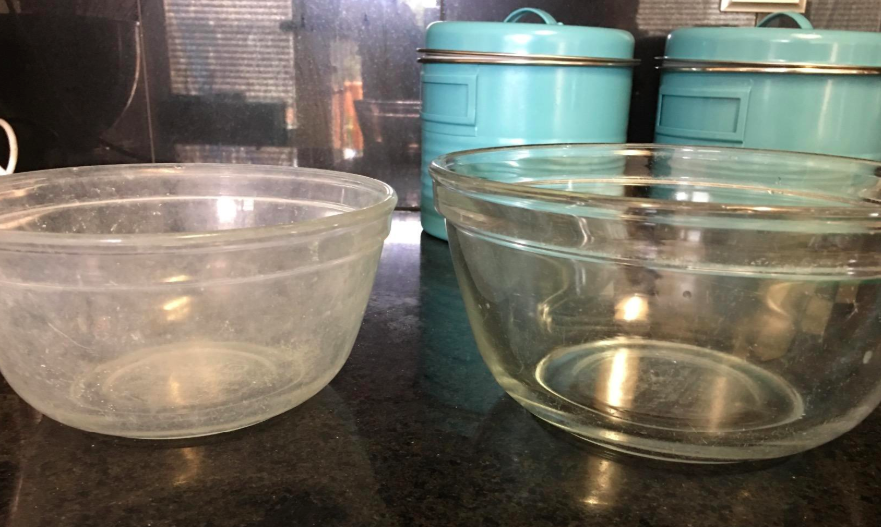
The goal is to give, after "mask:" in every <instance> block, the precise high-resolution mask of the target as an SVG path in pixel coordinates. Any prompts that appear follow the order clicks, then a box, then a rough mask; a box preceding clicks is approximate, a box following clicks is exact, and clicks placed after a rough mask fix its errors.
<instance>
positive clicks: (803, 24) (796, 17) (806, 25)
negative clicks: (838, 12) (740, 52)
mask: <svg viewBox="0 0 881 527" xmlns="http://www.w3.org/2000/svg"><path fill="white" fill-rule="evenodd" d="M515 13H516V11H515ZM511 14H513V13H511ZM782 16H786V17H789V18H791V19H792V20H793V21H795V23H796V24H798V27H800V28H801V29H814V25H813V24H811V21H810V20H808V19H807V18H805V16H804V15H801V14H799V13H793V12H792V11H778V12H776V13H771V14H770V15H768V16H766V17H765V18H763V19H762V21H761V22H759V23H758V24H756V27H765V25H766V24H767V23H768V22H770V21H772V20H774V19H777V18H780V17H782Z"/></svg>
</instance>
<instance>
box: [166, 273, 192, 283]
mask: <svg viewBox="0 0 881 527" xmlns="http://www.w3.org/2000/svg"><path fill="white" fill-rule="evenodd" d="M189 278H190V276H189V275H186V274H178V275H174V276H169V277H168V278H166V279H165V280H164V282H166V283H169V284H171V283H175V282H186V281H187V280H189Z"/></svg>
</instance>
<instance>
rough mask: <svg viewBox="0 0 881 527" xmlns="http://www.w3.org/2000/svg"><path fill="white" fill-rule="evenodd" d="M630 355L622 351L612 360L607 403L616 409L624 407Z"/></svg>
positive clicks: (607, 387)
mask: <svg viewBox="0 0 881 527" xmlns="http://www.w3.org/2000/svg"><path fill="white" fill-rule="evenodd" d="M629 355H630V353H629V352H628V351H627V350H626V349H622V350H621V351H619V352H618V353H616V354H615V358H613V359H612V367H611V369H610V370H609V378H608V381H607V384H606V402H607V403H608V405H609V406H614V407H616V408H618V407H620V406H622V404H623V403H624V398H625V396H626V395H627V394H625V389H626V386H625V384H626V383H627V360H628V358H629Z"/></svg>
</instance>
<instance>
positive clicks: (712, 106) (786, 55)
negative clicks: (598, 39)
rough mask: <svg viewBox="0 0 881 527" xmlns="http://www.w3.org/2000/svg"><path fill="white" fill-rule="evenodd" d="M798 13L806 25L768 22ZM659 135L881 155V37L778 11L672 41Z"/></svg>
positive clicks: (687, 32)
mask: <svg viewBox="0 0 881 527" xmlns="http://www.w3.org/2000/svg"><path fill="white" fill-rule="evenodd" d="M781 16H784V17H789V18H791V19H793V20H795V21H796V23H797V24H798V25H799V28H798V29H787V28H767V27H761V26H763V25H765V24H766V23H767V22H769V21H770V20H773V19H775V18H778V17H781ZM655 125H656V129H655V141H656V142H658V143H668V144H691V145H718V146H739V147H745V148H760V149H775V150H790V151H797V152H813V153H821V154H833V155H840V156H849V157H861V158H867V159H874V160H881V34H878V33H867V32H857V31H819V30H814V29H813V28H812V26H811V23H810V22H809V21H808V20H807V19H806V18H804V17H803V16H802V15H799V14H795V13H775V14H773V15H770V16H769V17H767V18H765V19H764V20H763V21H762V22H760V23H759V27H756V28H734V27H726V28H687V29H679V30H676V31H674V32H673V33H671V34H670V36H669V37H668V39H667V46H666V53H665V57H663V63H662V65H661V87H660V94H659V101H658V113H657V121H656V123H655Z"/></svg>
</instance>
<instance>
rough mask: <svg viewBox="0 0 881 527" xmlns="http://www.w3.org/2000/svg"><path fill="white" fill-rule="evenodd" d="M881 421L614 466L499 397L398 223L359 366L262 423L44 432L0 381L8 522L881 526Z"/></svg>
mask: <svg viewBox="0 0 881 527" xmlns="http://www.w3.org/2000/svg"><path fill="white" fill-rule="evenodd" d="M879 437H881V413H879V412H875V413H873V414H872V415H870V416H869V418H868V419H867V420H866V421H865V422H864V423H862V424H861V425H859V427H857V429H855V430H854V431H852V432H851V433H849V434H846V435H845V436H844V437H842V438H840V439H838V440H836V441H833V442H832V443H830V444H827V445H825V446H822V447H820V448H817V449H815V450H812V451H809V452H806V453H804V454H801V455H798V456H795V457H792V458H788V459H785V460H782V461H775V462H772V463H765V464H759V465H727V466H697V465H680V464H668V463H663V462H653V461H649V460H643V459H639V458H633V457H628V456H620V455H612V454H610V453H608V452H605V451H602V450H598V449H595V448H591V447H589V446H588V445H586V444H584V443H582V442H579V441H576V440H574V439H571V438H569V437H567V436H566V435H565V434H562V433H559V432H556V431H554V430H551V429H550V428H549V427H548V426H547V425H543V424H541V423H539V422H538V421H537V420H536V419H534V418H532V417H531V415H530V414H529V413H528V412H527V411H526V410H524V409H523V408H521V407H520V406H519V405H518V404H517V403H516V402H514V401H513V400H512V399H511V398H510V397H508V396H506V395H505V394H504V392H503V391H502V390H501V388H499V387H498V385H497V384H496V383H495V382H494V381H493V379H492V377H491V376H490V374H489V371H488V370H487V368H486V366H485V365H484V364H483V361H482V360H481V359H480V357H479V355H478V353H477V350H476V349H475V344H474V340H473V337H472V335H471V330H470V328H469V327H468V323H467V320H466V318H465V315H464V308H463V305H462V300H461V298H460V296H459V293H458V288H457V286H456V282H455V277H454V275H453V269H452V264H451V262H450V257H449V253H448V249H447V245H446V244H445V243H444V242H440V241H438V240H435V239H433V238H430V237H428V236H426V235H421V233H420V227H419V216H418V213H397V214H396V216H395V222H394V227H393V231H392V234H391V236H390V237H389V239H388V242H387V244H386V247H385V251H384V254H383V259H382V264H381V266H380V270H379V274H378V277H377V281H376V286H375V288H374V291H373V296H372V299H371V302H370V305H369V307H368V308H367V315H366V316H365V318H364V324H363V326H362V328H361V333H360V335H359V337H358V341H357V342H356V344H355V348H354V350H353V351H352V356H351V358H350V359H349V361H348V363H347V364H346V365H345V367H344V368H343V369H342V371H341V372H340V374H339V375H338V376H337V377H336V379H334V380H333V382H331V383H330V386H328V387H327V388H325V389H324V390H323V391H322V392H320V393H319V394H318V395H316V396H315V397H314V398H312V399H311V400H309V401H307V402H306V403H304V404H303V405H301V406H299V407H298V408H295V409H294V410H291V411H289V412H287V413H285V414H283V415H281V416H279V417H276V418H274V419H271V420H269V421H267V422H265V423H262V424H260V425H257V426H254V427H251V428H247V429H244V430H240V431H237V432H232V433H228V434H221V435H218V436H213V437H208V438H201V439H196V440H180V441H178V440H175V441H155V442H151V441H138V440H130V439H120V438H114V437H108V436H101V435H97V434H90V433H86V432H80V431H78V430H75V429H73V428H69V427H66V426H63V425H60V424H58V423H56V422H54V421H52V420H50V419H48V418H44V417H42V416H40V415H39V414H38V413H36V412H35V411H34V410H32V409H30V407H29V406H28V405H26V404H25V403H24V402H22V401H21V400H20V399H19V398H18V397H17V396H16V395H15V394H14V393H13V392H12V390H11V389H10V388H9V387H8V386H7V385H6V384H5V382H0V525H4V526H7V527H25V526H28V527H30V526H52V527H58V526H77V527H91V526H102V527H103V526H191V525H192V526H217V527H220V526H239V525H266V526H292V525H321V526H335V525H340V526H360V525H365V526H367V525H380V526H385V525H392V526H398V525H400V526H414V525H457V526H458V525H487V526H500V525H503V526H505V527H515V526H520V525H523V526H530V527H538V526H560V525H565V526H575V525H578V526H591V525H597V526H609V525H633V526H640V527H642V526H680V525H695V526H701V527H706V526H716V525H719V526H729V525H748V526H759V525H780V526H788V525H793V526H794V525H799V526H801V525H808V526H812V525H829V526H836V527H839V526H844V525H866V526H872V525H878V524H879V523H881V477H879V476H881V444H879V442H878V438H879Z"/></svg>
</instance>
